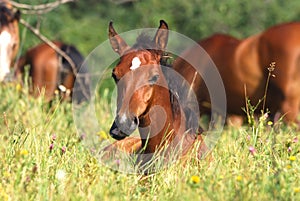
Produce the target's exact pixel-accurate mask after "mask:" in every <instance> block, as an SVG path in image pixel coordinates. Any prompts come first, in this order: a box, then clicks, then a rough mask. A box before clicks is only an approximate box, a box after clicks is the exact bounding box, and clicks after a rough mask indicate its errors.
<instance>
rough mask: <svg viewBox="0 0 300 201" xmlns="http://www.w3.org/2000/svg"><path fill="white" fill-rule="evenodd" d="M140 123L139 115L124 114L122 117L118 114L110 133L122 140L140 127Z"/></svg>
mask: <svg viewBox="0 0 300 201" xmlns="http://www.w3.org/2000/svg"><path fill="white" fill-rule="evenodd" d="M138 124H139V122H138V118H137V117H126V116H124V115H123V116H122V117H120V116H119V115H117V117H116V118H115V121H114V123H113V124H112V126H111V128H110V131H109V134H110V136H111V137H113V138H114V139H116V140H122V139H124V138H125V137H128V136H129V135H130V134H131V133H133V132H134V131H135V129H136V128H137V127H138Z"/></svg>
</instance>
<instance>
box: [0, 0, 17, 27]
mask: <svg viewBox="0 0 300 201" xmlns="http://www.w3.org/2000/svg"><path fill="white" fill-rule="evenodd" d="M13 16H14V14H13V12H12V11H11V10H10V9H9V8H7V6H6V4H5V3H1V4H0V27H1V26H3V25H7V24H9V23H10V22H11V21H12V19H13Z"/></svg>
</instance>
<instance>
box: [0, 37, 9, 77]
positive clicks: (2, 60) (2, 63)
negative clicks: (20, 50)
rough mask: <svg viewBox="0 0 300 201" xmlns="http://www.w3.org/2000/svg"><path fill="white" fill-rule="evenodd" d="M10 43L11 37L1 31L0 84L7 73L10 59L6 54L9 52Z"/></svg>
mask: <svg viewBox="0 0 300 201" xmlns="http://www.w3.org/2000/svg"><path fill="white" fill-rule="evenodd" d="M10 43H11V35H10V33H9V32H7V31H2V32H1V34H0V82H1V81H3V79H4V77H5V76H6V75H7V74H8V73H9V67H10V60H9V59H10V58H9V57H8V52H9V51H10V50H9V49H8V48H9V44H10Z"/></svg>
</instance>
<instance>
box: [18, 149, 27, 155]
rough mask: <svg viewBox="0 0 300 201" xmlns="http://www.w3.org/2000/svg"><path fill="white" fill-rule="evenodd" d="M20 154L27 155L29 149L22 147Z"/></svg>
mask: <svg viewBox="0 0 300 201" xmlns="http://www.w3.org/2000/svg"><path fill="white" fill-rule="evenodd" d="M20 154H21V155H22V156H27V155H28V151H27V150H26V149H22V150H21V151H20Z"/></svg>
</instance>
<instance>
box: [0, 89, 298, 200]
mask: <svg viewBox="0 0 300 201" xmlns="http://www.w3.org/2000/svg"><path fill="white" fill-rule="evenodd" d="M0 96H1V102H0V124H1V126H0V170H1V171H0V181H1V182H0V200H300V180H299V178H300V163H299V161H300V153H299V151H300V142H297V139H300V134H299V131H297V129H296V128H295V127H293V126H285V125H282V124H281V123H277V124H275V125H272V126H269V125H268V122H267V121H266V120H264V119H261V120H260V121H259V122H257V124H254V126H252V127H242V128H239V129H237V128H226V129H225V130H224V132H223V134H222V137H221V138H220V139H219V141H218V143H217V145H216V147H215V149H213V151H212V153H211V155H210V158H211V161H210V162H209V161H208V160H201V161H197V160H195V159H194V158H192V157H191V158H189V159H187V161H185V162H182V161H178V162H177V163H175V164H172V165H169V166H168V168H166V169H163V170H161V171H159V172H157V173H156V174H153V175H149V176H142V175H138V174H125V173H120V172H117V171H114V170H112V169H109V168H108V167H106V166H104V165H103V164H100V163H98V161H97V160H96V159H95V158H94V157H93V156H92V154H91V152H90V151H89V150H88V149H87V148H86V147H85V146H84V145H83V143H82V141H81V140H80V137H79V136H78V134H77V132H76V128H75V125H74V122H73V116H72V106H71V104H70V103H59V102H54V103H53V106H52V109H49V108H48V106H47V104H44V103H43V100H42V98H39V99H33V98H31V97H29V96H28V94H27V93H26V90H25V89H23V90H19V89H17V88H16V86H15V85H13V84H7V85H1V86H0ZM100 97H103V96H100ZM97 100H98V101H97V103H96V108H97V117H98V118H99V120H98V121H99V123H100V125H101V128H99V131H102V133H103V132H105V133H107V132H108V129H109V127H110V124H111V122H112V119H113V117H112V116H111V115H110V113H109V112H108V109H107V108H109V104H108V101H107V98H106V97H105V96H104V97H103V98H102V99H101V98H97ZM82 123H84V122H82ZM51 144H53V145H51ZM50 146H53V148H52V149H51V148H50ZM250 147H253V148H254V149H255V151H253V154H252V153H251V152H250V151H249V148H250ZM289 147H290V148H289Z"/></svg>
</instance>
